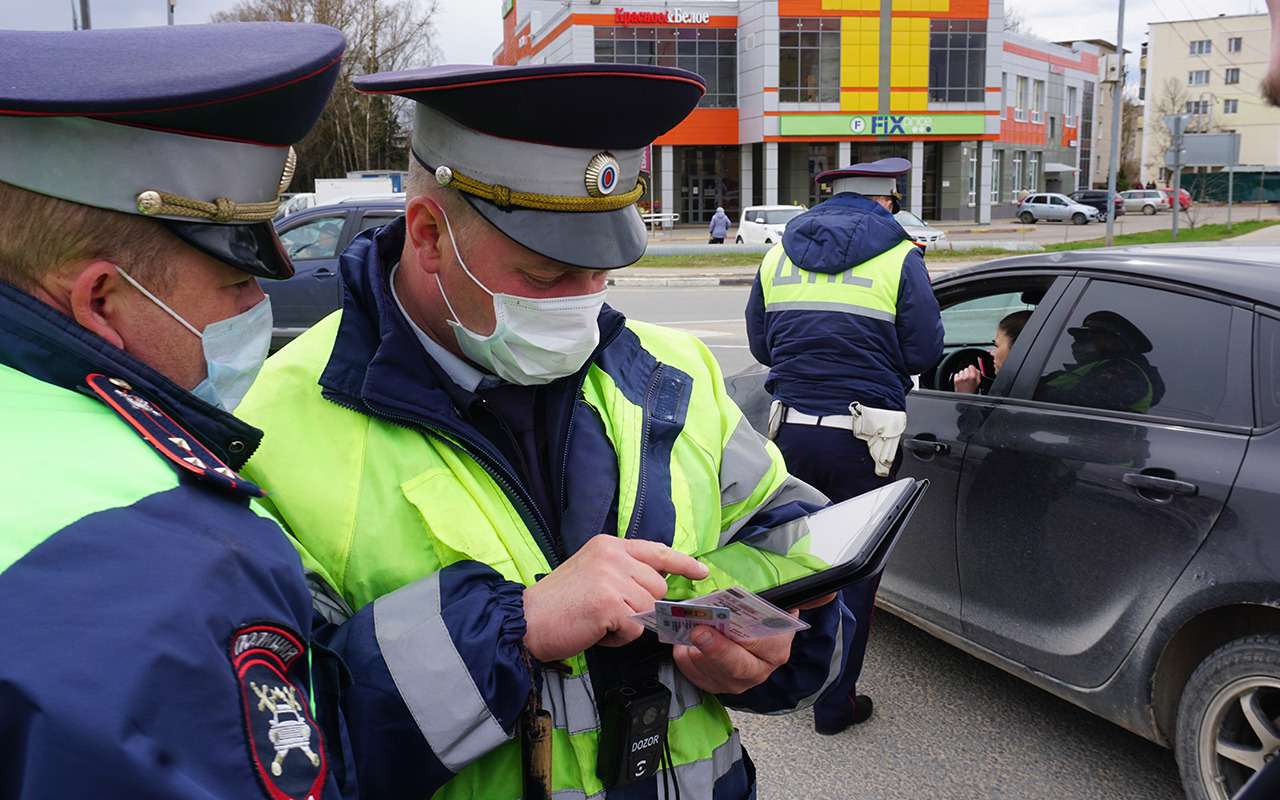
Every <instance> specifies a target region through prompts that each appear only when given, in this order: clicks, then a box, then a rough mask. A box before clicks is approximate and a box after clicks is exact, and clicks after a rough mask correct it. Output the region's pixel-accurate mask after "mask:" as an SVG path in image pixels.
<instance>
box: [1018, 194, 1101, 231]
mask: <svg viewBox="0 0 1280 800" xmlns="http://www.w3.org/2000/svg"><path fill="white" fill-rule="evenodd" d="M1018 220H1019V221H1020V222H1022V223H1023V224H1024V225H1030V224H1032V223H1033V222H1039V221H1040V220H1046V221H1048V222H1073V223H1075V224H1076V225H1088V224H1089V223H1090V222H1097V220H1098V209H1096V208H1094V207H1093V206H1086V205H1083V204H1081V203H1077V202H1076V201H1075V200H1072V199H1071V198H1070V197H1067V196H1066V195H1065V194H1057V193H1055V192H1041V193H1039V194H1029V195H1027V199H1026V200H1023V201H1022V205H1021V206H1019V207H1018Z"/></svg>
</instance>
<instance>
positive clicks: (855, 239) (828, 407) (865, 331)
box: [747, 192, 942, 415]
mask: <svg viewBox="0 0 1280 800" xmlns="http://www.w3.org/2000/svg"><path fill="white" fill-rule="evenodd" d="M907 238H908V237H907V233H906V231H904V230H903V229H902V226H901V225H899V224H898V221H897V220H895V219H894V218H893V215H892V214H890V213H889V212H888V211H886V210H885V209H884V207H883V206H881V205H880V204H879V203H877V202H875V201H874V200H869V199H867V198H865V197H863V196H862V195H859V194H854V193H852V192H844V193H841V194H838V195H836V196H835V197H832V198H831V199H830V200H827V201H826V202H824V203H821V204H819V205H817V206H815V207H814V208H812V209H810V210H809V211H806V212H805V213H803V214H801V215H800V216H798V217H796V218H795V219H794V220H792V222H791V224H790V225H788V226H787V230H786V233H784V234H783V236H782V246H783V248H784V249H785V250H786V253H787V258H789V259H791V261H792V263H794V264H795V265H797V266H798V267H800V268H801V269H804V270H809V271H811V272H820V273H824V274H833V273H838V272H843V271H845V270H847V269H849V268H850V267H853V266H856V265H858V264H861V263H862V262H864V261H866V260H867V259H870V258H873V257H875V256H877V255H880V254H881V253H883V252H885V251H887V250H890V249H892V248H893V247H896V246H897V245H898V244H899V243H900V242H902V241H905V240H906V239H907ZM747 340H748V343H749V344H750V346H751V354H752V355H753V356H755V358H756V360H757V361H759V362H760V363H761V364H764V365H765V366H767V367H769V368H770V369H769V379H768V381H767V382H766V384H765V387H766V388H767V389H768V390H769V392H770V393H771V394H772V395H773V396H774V398H776V399H778V400H781V401H782V402H783V403H784V404H786V405H787V407H788V408H794V409H796V410H798V411H800V412H802V413H805V414H816V415H828V414H848V413H849V404H850V403H852V402H854V401H857V402H860V403H864V404H866V405H868V406H871V407H873V408H888V409H894V410H897V411H905V410H906V401H907V392H908V391H909V390H910V388H911V376H912V375H917V374H919V373H921V372H924V371H925V370H927V369H929V368H931V367H933V366H934V365H935V364H937V363H938V360H939V359H940V358H941V357H942V319H941V317H940V316H939V313H938V301H937V299H936V298H935V297H934V296H933V287H932V286H931V285H930V283H929V273H928V271H926V270H925V266H924V256H923V255H922V254H921V253H920V251H918V250H917V251H915V252H913V253H911V254H909V255H908V256H907V258H906V259H905V260H904V261H903V264H902V278H901V281H900V283H899V285H898V304H897V313H896V316H895V318H894V321H892V322H888V321H885V320H878V319H872V318H870V317H865V316H860V315H857V314H846V313H842V312H839V311H772V312H766V311H765V307H764V294H763V291H762V289H761V287H760V275H759V273H757V274H756V280H755V283H754V284H753V285H752V287H751V296H750V298H749V299H748V300H747Z"/></svg>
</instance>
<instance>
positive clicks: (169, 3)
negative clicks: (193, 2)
mask: <svg viewBox="0 0 1280 800" xmlns="http://www.w3.org/2000/svg"><path fill="white" fill-rule="evenodd" d="M164 4H165V7H166V8H168V9H169V24H170V25H172V24H173V7H174V6H176V5H177V4H178V0H164Z"/></svg>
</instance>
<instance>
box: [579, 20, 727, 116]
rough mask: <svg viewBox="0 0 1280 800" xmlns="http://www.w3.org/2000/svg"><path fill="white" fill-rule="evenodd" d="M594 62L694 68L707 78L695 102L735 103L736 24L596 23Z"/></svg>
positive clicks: (712, 105) (721, 105)
mask: <svg viewBox="0 0 1280 800" xmlns="http://www.w3.org/2000/svg"><path fill="white" fill-rule="evenodd" d="M595 34H596V42H595V55H596V63H597V64H653V65H657V66H660V67H679V68H680V69H687V70H688V71H690V72H696V73H698V74H699V75H701V76H702V79H703V80H704V81H706V82H707V93H706V94H705V95H703V96H702V100H701V101H699V103H698V105H699V106H702V107H704V108H733V107H735V106H737V105H738V29H737V28H643V27H629V26H617V27H598V28H596V31H595Z"/></svg>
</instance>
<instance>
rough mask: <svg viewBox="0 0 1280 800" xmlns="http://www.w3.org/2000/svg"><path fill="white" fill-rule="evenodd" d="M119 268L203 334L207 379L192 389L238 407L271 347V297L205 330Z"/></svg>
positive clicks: (183, 322)
mask: <svg viewBox="0 0 1280 800" xmlns="http://www.w3.org/2000/svg"><path fill="white" fill-rule="evenodd" d="M116 271H117V272H119V273H120V277H122V278H124V279H125V280H126V281H128V282H129V283H130V284H131V285H132V286H133V288H135V289H137V290H138V291H139V292H142V294H143V295H145V296H146V297H147V299H148V300H150V301H151V302H153V303H155V304H156V305H158V306H160V308H161V309H163V310H164V311H165V313H167V314H168V315H169V316H171V317H173V318H174V319H176V320H177V321H178V322H179V323H180V324H181V325H182V327H184V328H186V329H187V330H189V331H191V332H192V333H193V334H195V335H196V336H198V337H199V338H200V343H201V347H202V349H203V350H204V362H205V379H204V380H202V381H200V384H199V385H198V386H196V388H194V389H192V390H191V393H192V394H194V395H195V396H196V397H199V398H200V399H201V400H204V401H205V402H206V403H209V404H210V405H214V406H217V407H218V408H221V409H222V410H223V411H234V410H235V407H236V406H238V405H240V401H241V400H243V399H244V396H245V395H246V394H247V393H248V392H249V387H250V386H252V385H253V380H254V378H256V377H258V370H260V369H262V363H263V362H264V361H266V360H267V351H268V350H270V349H271V298H270V297H264V298H262V301H261V302H260V303H258V304H257V305H255V306H254V307H253V308H251V309H249V310H248V311H245V312H243V313H240V314H237V315H235V316H234V317H227V318H226V319H222V320H218V321H217V322H210V323H209V324H208V325H206V326H205V328H204V330H203V331H200V330H197V329H196V327H195V326H194V325H192V324H191V323H190V322H187V321H186V320H185V319H183V318H182V316H181V315H179V314H178V312H176V311H174V310H173V309H172V308H169V306H168V305H166V304H165V302H164V301H163V300H161V299H160V298H159V297H156V296H155V295H154V294H152V293H151V292H150V291H148V290H147V288H146V287H145V286H143V285H142V284H140V283H138V282H137V281H136V280H134V279H133V277H132V276H130V275H129V273H127V272H125V271H124V270H123V269H121V268H120V267H119V266H117V267H116Z"/></svg>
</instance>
